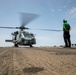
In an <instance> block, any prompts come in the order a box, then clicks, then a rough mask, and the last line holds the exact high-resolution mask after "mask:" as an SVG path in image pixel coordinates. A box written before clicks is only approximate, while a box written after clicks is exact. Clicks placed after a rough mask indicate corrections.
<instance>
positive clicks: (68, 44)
mask: <svg viewBox="0 0 76 75" xmlns="http://www.w3.org/2000/svg"><path fill="white" fill-rule="evenodd" d="M63 37H64V42H65V47H71V40H70V33H69V32H64V33H63Z"/></svg>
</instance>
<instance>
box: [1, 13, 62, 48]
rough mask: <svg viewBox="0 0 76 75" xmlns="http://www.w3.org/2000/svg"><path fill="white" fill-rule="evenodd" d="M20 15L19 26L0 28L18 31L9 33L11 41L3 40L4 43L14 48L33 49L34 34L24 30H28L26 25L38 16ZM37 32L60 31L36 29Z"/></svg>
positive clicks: (30, 14) (34, 42)
mask: <svg viewBox="0 0 76 75" xmlns="http://www.w3.org/2000/svg"><path fill="white" fill-rule="evenodd" d="M20 14H21V26H19V27H3V26H0V28H6V29H19V30H18V31H15V32H13V33H11V35H12V39H7V40H5V42H12V43H14V46H15V47H19V46H30V47H33V45H34V44H36V38H35V34H33V33H30V32H27V31H25V30H29V29H30V28H27V27H26V25H27V24H28V23H29V22H31V21H32V20H34V19H36V18H37V17H38V16H39V15H37V14H32V13H20ZM37 30H46V31H61V30H52V29H37Z"/></svg>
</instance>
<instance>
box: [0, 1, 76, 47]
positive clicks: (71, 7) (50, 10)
mask: <svg viewBox="0 0 76 75" xmlns="http://www.w3.org/2000/svg"><path fill="white" fill-rule="evenodd" d="M20 13H33V14H38V15H39V17H38V18H36V19H35V20H33V21H32V22H30V23H29V24H27V25H26V27H28V28H30V29H31V30H28V32H31V33H34V34H36V36H35V37H36V45H35V46H60V45H64V40H63V31H60V32H55V31H41V30H33V29H55V30H62V29H63V19H67V21H68V23H69V24H70V25H71V32H70V34H71V42H72V44H76V0H0V26H10V27H12V26H14V27H18V26H20V25H21V19H20ZM14 31H16V30H15V29H14V30H12V29H0V47H5V46H13V43H7V42H5V39H11V38H12V36H11V33H12V32H14Z"/></svg>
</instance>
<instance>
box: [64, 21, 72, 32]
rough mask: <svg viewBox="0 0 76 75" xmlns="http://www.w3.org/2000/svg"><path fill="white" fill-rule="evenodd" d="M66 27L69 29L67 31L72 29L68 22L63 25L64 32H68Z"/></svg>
mask: <svg viewBox="0 0 76 75" xmlns="http://www.w3.org/2000/svg"><path fill="white" fill-rule="evenodd" d="M64 27H65V28H66V29H67V30H69V29H70V28H71V27H70V25H69V24H68V23H67V22H66V23H63V31H64V32H67V31H66V30H65V29H64Z"/></svg>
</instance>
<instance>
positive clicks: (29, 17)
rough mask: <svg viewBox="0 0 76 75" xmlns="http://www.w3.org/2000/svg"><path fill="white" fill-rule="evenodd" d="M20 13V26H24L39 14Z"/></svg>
mask: <svg viewBox="0 0 76 75" xmlns="http://www.w3.org/2000/svg"><path fill="white" fill-rule="evenodd" d="M20 14H21V26H25V25H26V24H28V23H30V22H31V21H32V20H34V19H36V18H37V17H38V16H39V15H38V14H32V13H20Z"/></svg>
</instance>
